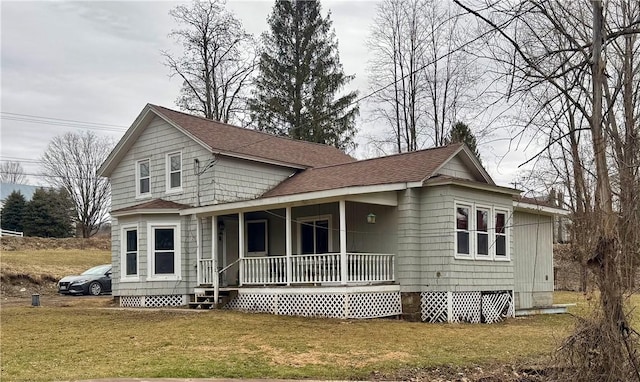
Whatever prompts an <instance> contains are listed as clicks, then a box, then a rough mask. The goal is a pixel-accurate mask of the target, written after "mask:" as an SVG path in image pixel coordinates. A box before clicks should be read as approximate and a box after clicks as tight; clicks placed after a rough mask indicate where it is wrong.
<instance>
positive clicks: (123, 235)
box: [120, 223, 140, 282]
mask: <svg viewBox="0 0 640 382" xmlns="http://www.w3.org/2000/svg"><path fill="white" fill-rule="evenodd" d="M133 230H136V231H137V233H136V262H137V264H136V270H137V271H138V273H137V274H135V275H127V231H133ZM135 281H140V227H138V224H137V223H136V224H126V225H123V226H121V227H120V282H135Z"/></svg>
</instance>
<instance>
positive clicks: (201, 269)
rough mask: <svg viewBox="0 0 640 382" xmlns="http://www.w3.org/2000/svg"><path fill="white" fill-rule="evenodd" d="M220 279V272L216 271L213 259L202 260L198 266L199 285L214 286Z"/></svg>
mask: <svg viewBox="0 0 640 382" xmlns="http://www.w3.org/2000/svg"><path fill="white" fill-rule="evenodd" d="M217 279H218V272H216V270H215V269H214V265H213V259H200V264H199V266H198V283H199V284H200V285H213V284H214V282H215V281H217Z"/></svg>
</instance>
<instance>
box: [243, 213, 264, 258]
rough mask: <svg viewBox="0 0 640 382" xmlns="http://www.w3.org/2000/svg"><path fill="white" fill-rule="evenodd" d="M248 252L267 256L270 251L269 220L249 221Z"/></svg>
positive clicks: (253, 254) (252, 254)
mask: <svg viewBox="0 0 640 382" xmlns="http://www.w3.org/2000/svg"><path fill="white" fill-rule="evenodd" d="M246 224H247V235H246V240H247V253H248V254H249V255H251V256H265V255H266V254H267V252H268V250H267V248H268V246H269V245H268V231H267V220H266V219H261V220H249V221H247V223H246Z"/></svg>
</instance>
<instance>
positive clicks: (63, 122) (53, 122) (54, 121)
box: [0, 111, 128, 132]
mask: <svg viewBox="0 0 640 382" xmlns="http://www.w3.org/2000/svg"><path fill="white" fill-rule="evenodd" d="M0 114H1V118H2V119H4V120H7V121H17V122H27V123H35V124H42V125H50V126H64V127H73V128H81V129H89V130H100V131H114V132H123V131H125V130H126V129H127V128H128V127H127V126H121V125H113V124H108V123H100V122H89V121H79V120H73V119H62V118H54V117H46V116H40V115H31V114H20V113H10V112H6V111H3V112H0Z"/></svg>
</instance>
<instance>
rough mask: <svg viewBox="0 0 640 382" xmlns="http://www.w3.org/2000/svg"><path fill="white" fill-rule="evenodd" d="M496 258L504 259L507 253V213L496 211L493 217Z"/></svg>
mask: <svg viewBox="0 0 640 382" xmlns="http://www.w3.org/2000/svg"><path fill="white" fill-rule="evenodd" d="M495 235H496V238H495V240H496V244H495V246H496V258H502V259H506V258H508V253H507V249H508V247H507V213H506V212H505V211H496V216H495Z"/></svg>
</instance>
